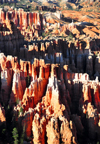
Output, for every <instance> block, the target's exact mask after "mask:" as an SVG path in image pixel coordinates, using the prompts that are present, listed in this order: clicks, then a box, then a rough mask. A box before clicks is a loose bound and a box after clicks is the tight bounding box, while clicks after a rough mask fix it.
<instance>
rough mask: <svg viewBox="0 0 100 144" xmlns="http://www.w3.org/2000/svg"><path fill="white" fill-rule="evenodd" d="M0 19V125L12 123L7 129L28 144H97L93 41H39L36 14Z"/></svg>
mask: <svg viewBox="0 0 100 144" xmlns="http://www.w3.org/2000/svg"><path fill="white" fill-rule="evenodd" d="M0 16H1V25H0V50H1V53H0V74H1V75H0V103H1V105H0V115H1V117H0V126H2V124H3V122H4V123H7V130H8V131H9V129H10V128H9V126H8V125H9V123H10V124H11V123H12V124H11V129H10V131H11V130H12V127H15V123H16V127H17V129H18V132H19V133H21V132H22V129H24V133H25V137H26V138H27V137H28V138H29V140H30V142H31V143H34V144H38V143H41V144H45V143H48V144H54V143H57V144H60V143H65V144H77V143H81V144H83V143H88V142H91V141H94V143H95V142H97V141H98V140H99V141H100V114H99V113H100V97H99V95H100V82H99V80H100V70H99V65H100V62H99V59H100V55H99V53H98V54H97V56H96V55H95V52H94V53H93V52H92V49H95V50H97V46H99V44H100V43H99V41H98V39H95V40H91V41H89V40H84V41H83V42H81V41H80V40H79V39H78V40H75V39H74V38H73V42H72V41H68V40H65V39H62V38H61V39H55V40H48V41H46V40H41V29H42V30H43V31H44V26H45V25H46V24H47V21H46V20H47V19H42V15H41V14H39V13H36V12H34V13H27V12H24V11H23V10H22V9H19V10H18V11H16V10H13V11H11V12H6V14H5V13H4V11H0ZM10 16H11V17H10ZM9 17H10V18H9ZM29 26H30V27H31V28H29ZM56 26H57V28H58V30H57V29H54V30H53V32H56V33H59V34H60V33H61V34H63V33H64V34H65V35H66V33H67V34H68V35H69V33H71V34H72V35H74V34H75V33H76V34H77V37H78V35H79V34H80V32H79V30H78V29H77V27H76V25H74V24H73V23H72V24H71V25H69V26H67V25H63V26H61V27H60V25H59V24H57V25H55V27H56ZM60 28H61V30H60ZM85 30H86V29H85ZM44 32H49V23H48V24H47V27H46V30H45V31H44ZM39 35H40V37H39ZM24 40H25V41H24ZM33 40H35V41H33ZM27 41H28V42H27ZM29 41H31V42H29ZM9 112H10V113H9ZM8 113H9V116H8V115H7V114H8ZM6 117H7V119H6ZM19 137H21V134H20V136H19ZM9 143H10V142H9Z"/></svg>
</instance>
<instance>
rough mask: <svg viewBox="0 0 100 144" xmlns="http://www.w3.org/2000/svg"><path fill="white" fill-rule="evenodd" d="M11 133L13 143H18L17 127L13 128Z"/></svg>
mask: <svg viewBox="0 0 100 144" xmlns="http://www.w3.org/2000/svg"><path fill="white" fill-rule="evenodd" d="M12 134H13V139H14V144H18V131H17V128H13V131H12Z"/></svg>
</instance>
